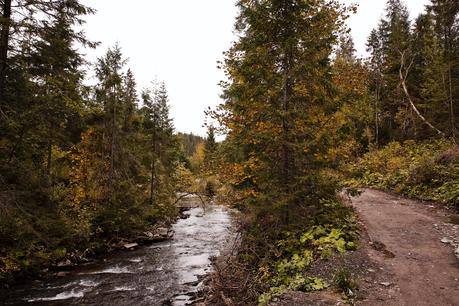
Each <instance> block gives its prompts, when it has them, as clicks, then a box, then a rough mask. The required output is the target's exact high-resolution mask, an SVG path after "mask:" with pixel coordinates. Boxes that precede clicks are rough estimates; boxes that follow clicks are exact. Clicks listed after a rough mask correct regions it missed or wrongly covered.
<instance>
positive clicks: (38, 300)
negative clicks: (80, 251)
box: [0, 205, 233, 305]
mask: <svg viewBox="0 0 459 306" xmlns="http://www.w3.org/2000/svg"><path fill="white" fill-rule="evenodd" d="M196 206H198V207H195V208H191V209H190V210H188V211H186V212H185V214H186V215H188V218H186V219H179V220H178V221H177V222H176V223H175V224H174V225H173V226H172V230H173V231H174V235H173V237H172V239H171V240H168V241H163V242H159V243H153V244H151V245H149V246H140V247H138V248H134V249H131V250H129V251H126V252H114V253H112V254H110V255H109V256H107V257H101V258H98V259H97V260H95V261H94V262H91V263H86V264H82V265H80V266H78V267H76V268H75V269H74V270H72V271H69V272H68V273H67V274H66V275H63V276H61V277H54V278H51V279H49V280H43V281H35V282H32V283H29V284H26V285H22V286H15V287H12V288H10V289H9V290H2V291H0V300H2V301H5V304H6V305H23V304H27V305H28V304H31V305H113V303H116V304H120V305H132V304H135V305H152V304H153V305H158V304H159V305H161V304H165V305H185V304H186V303H188V302H189V301H191V300H192V299H193V297H194V296H195V293H196V292H197V291H198V290H200V288H201V286H202V285H203V284H202V277H203V276H204V275H205V274H206V273H208V272H209V271H210V270H211V259H210V258H211V257H213V256H218V255H219V254H220V251H222V250H223V249H224V248H225V245H226V243H227V241H229V240H230V239H231V236H232V235H233V233H232V226H233V225H232V219H231V216H230V214H229V212H228V211H227V209H226V208H224V207H221V206H215V205H208V206H206V207H201V206H200V205H196Z"/></svg>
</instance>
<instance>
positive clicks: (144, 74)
mask: <svg viewBox="0 0 459 306" xmlns="http://www.w3.org/2000/svg"><path fill="white" fill-rule="evenodd" d="M341 1H343V2H345V3H355V2H357V3H359V5H360V6H359V10H358V13H357V14H356V15H354V16H353V17H351V19H350V20H349V26H350V27H351V29H352V35H353V37H354V40H355V44H356V49H357V51H358V53H359V54H360V55H364V54H365V42H366V38H367V37H368V35H369V33H370V31H371V29H372V28H374V27H375V26H376V25H377V23H378V20H379V19H380V17H381V16H382V14H383V10H384V7H385V3H386V0H356V1H354V0H341ZM405 2H406V3H407V5H408V8H409V10H410V13H411V16H412V18H414V17H415V16H417V15H418V14H419V13H420V12H422V11H423V8H424V5H425V4H427V3H428V0H407V1H405ZM83 3H85V4H86V5H89V6H91V7H93V8H95V9H96V10H97V13H96V14H95V15H93V16H90V17H88V18H87V24H86V25H85V31H86V33H87V35H88V38H90V39H91V40H94V41H100V42H101V45H100V47H98V48H97V49H96V50H89V51H87V54H88V59H89V60H91V61H94V60H95V59H96V58H97V57H99V56H102V55H103V54H104V53H105V52H106V50H107V48H108V47H109V46H113V45H114V44H115V43H116V42H118V43H119V45H120V46H121V48H122V51H123V53H124V56H125V57H127V58H129V63H128V66H129V67H130V68H131V69H132V70H133V72H134V74H135V77H136V79H137V83H138V86H139V90H140V89H142V88H144V87H146V86H148V85H149V83H150V82H151V81H152V80H154V79H155V78H157V79H158V80H164V81H165V82H166V86H167V89H168V91H169V98H170V104H171V116H172V117H173V118H174V123H175V127H176V130H178V131H181V132H193V133H195V134H200V135H205V129H204V128H203V127H202V124H203V121H204V110H205V109H206V108H207V107H208V106H215V105H217V104H219V103H220V102H221V100H220V98H219V96H220V93H221V89H220V87H219V86H218V82H219V81H220V80H222V79H223V77H224V76H223V73H222V72H221V71H219V70H218V69H217V60H221V59H222V58H223V55H222V52H223V51H225V50H227V49H228V48H229V47H230V45H231V42H232V41H233V40H234V35H233V25H234V21H235V17H236V14H237V11H236V8H235V6H234V3H235V1H234V0H195V1H189V0H136V1H129V2H128V1H126V0H97V1H94V0H84V1H83Z"/></svg>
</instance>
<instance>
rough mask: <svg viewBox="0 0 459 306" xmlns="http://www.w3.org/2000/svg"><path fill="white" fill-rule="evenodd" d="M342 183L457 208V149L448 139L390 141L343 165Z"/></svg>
mask: <svg viewBox="0 0 459 306" xmlns="http://www.w3.org/2000/svg"><path fill="white" fill-rule="evenodd" d="M343 172H344V173H345V177H346V178H347V179H346V180H345V181H344V185H345V186H354V187H363V186H367V187H374V188H378V189H385V190H391V191H394V192H396V193H400V194H403V195H406V196H409V197H412V198H417V199H421V200H427V201H437V202H442V203H444V204H445V205H447V206H450V207H453V208H456V209H457V208H459V148H458V146H457V145H455V144H454V143H451V142H449V141H444V140H439V141H434V142H428V143H416V142H414V141H406V142H403V143H399V142H392V143H389V144H388V145H387V146H385V147H384V148H382V149H379V150H378V149H374V150H370V151H369V152H368V153H366V154H365V155H364V156H363V157H362V158H360V159H359V160H357V161H356V162H355V163H352V164H349V165H346V166H345V167H344V171H343Z"/></svg>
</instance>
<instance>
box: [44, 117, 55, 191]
mask: <svg viewBox="0 0 459 306" xmlns="http://www.w3.org/2000/svg"><path fill="white" fill-rule="evenodd" d="M53 134H54V124H53V122H52V121H51V122H50V123H49V130H48V145H47V146H48V147H47V155H48V157H47V163H46V179H47V184H48V188H51V187H52V184H53V181H52V177H51V175H52V173H51V167H52V161H53V156H52V154H53Z"/></svg>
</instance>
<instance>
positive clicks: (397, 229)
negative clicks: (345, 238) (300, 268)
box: [271, 189, 459, 306]
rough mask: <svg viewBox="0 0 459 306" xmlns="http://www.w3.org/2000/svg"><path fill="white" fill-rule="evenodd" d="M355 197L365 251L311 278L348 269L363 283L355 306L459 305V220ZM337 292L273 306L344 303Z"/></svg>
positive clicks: (389, 197)
mask: <svg viewBox="0 0 459 306" xmlns="http://www.w3.org/2000/svg"><path fill="white" fill-rule="evenodd" d="M362 191H363V192H362V194H361V195H360V196H357V197H354V198H352V199H351V203H352V205H353V206H354V207H355V209H356V211H357V213H358V216H359V219H360V222H361V225H362V237H361V241H360V248H359V249H358V250H357V251H355V252H348V253H346V254H344V255H337V256H335V257H334V258H332V259H329V260H326V261H321V262H318V263H317V264H315V265H314V267H313V268H312V270H311V271H309V272H310V273H312V274H315V275H319V276H322V277H323V278H325V279H327V278H328V279H329V280H330V279H332V276H331V275H332V274H333V271H336V269H338V268H339V267H347V268H348V269H349V270H350V271H352V273H353V275H354V278H355V280H356V281H357V283H358V286H359V288H358V290H357V291H356V292H353V293H352V297H351V299H350V300H349V302H350V303H351V304H355V305H372V306H373V305H397V306H399V305H406V306H411V305H416V306H422V305H442V306H447V305H459V258H458V256H459V254H456V255H455V250H456V252H459V225H458V224H459V222H458V221H459V220H458V219H459V217H458V216H457V214H454V213H452V212H449V211H447V210H446V209H444V208H443V207H442V206H441V205H440V204H435V203H426V202H419V201H415V200H411V199H407V198H404V197H400V196H398V195H395V194H391V193H387V192H382V191H376V190H372V189H363V190H362ZM343 303H344V301H343V296H342V295H341V294H339V293H336V292H334V291H333V290H331V289H330V290H326V291H322V292H318V293H300V292H289V293H287V294H285V295H284V296H283V297H281V298H279V299H277V301H276V300H275V301H273V302H272V303H271V305H276V306H280V305H342V304H343Z"/></svg>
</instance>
